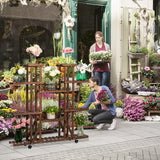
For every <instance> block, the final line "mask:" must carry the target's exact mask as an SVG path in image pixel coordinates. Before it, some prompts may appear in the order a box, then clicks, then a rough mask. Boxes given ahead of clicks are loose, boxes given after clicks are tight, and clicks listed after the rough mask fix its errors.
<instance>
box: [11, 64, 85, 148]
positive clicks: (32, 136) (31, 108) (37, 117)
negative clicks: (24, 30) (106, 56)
mask: <svg viewBox="0 0 160 160" xmlns="http://www.w3.org/2000/svg"><path fill="white" fill-rule="evenodd" d="M76 65H77V64H60V65H58V67H59V70H60V71H62V70H63V72H64V77H62V78H60V79H59V82H58V83H56V84H53V85H54V86H55V87H53V88H55V89H53V90H48V89H46V88H47V87H46V85H44V84H43V83H42V67H43V66H44V65H43V64H28V65H26V66H25V67H26V71H27V73H26V82H15V83H14V85H15V86H20V85H22V84H23V85H26V110H25V112H16V113H14V116H16V117H21V116H23V117H26V119H30V125H28V126H27V127H26V132H25V138H23V140H22V142H18V143H17V142H15V141H10V143H12V144H13V145H14V146H18V145H29V146H30V145H31V144H36V143H48V142H56V141H64V140H75V142H76V141H77V139H81V138H88V135H83V136H78V135H77V134H75V133H74V112H77V111H82V110H85V109H80V108H79V109H78V108H75V107H74V103H75V83H82V82H85V81H76V80H75V79H74V77H75V76H74V67H75V66H76ZM69 69H72V80H69ZM86 82H87V81H86ZM69 84H72V87H71V88H72V90H70V89H69ZM47 92H49V93H56V94H58V102H59V103H58V105H59V113H58V116H57V117H56V119H53V120H48V119H44V118H43V117H42V93H47ZM62 94H63V95H64V106H61V103H60V101H61V95H62ZM69 94H72V106H71V107H69ZM54 121H57V122H58V132H57V135H56V136H52V137H42V129H41V128H42V123H43V122H54Z"/></svg>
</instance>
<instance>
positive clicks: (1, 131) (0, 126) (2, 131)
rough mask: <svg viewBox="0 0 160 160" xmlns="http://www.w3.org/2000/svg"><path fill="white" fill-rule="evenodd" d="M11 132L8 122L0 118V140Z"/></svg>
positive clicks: (9, 122)
mask: <svg viewBox="0 0 160 160" xmlns="http://www.w3.org/2000/svg"><path fill="white" fill-rule="evenodd" d="M11 130H12V124H11V121H10V120H7V121H6V120H5V119H4V118H0V140H1V139H2V138H3V137H6V136H8V135H9V133H10V132H11Z"/></svg>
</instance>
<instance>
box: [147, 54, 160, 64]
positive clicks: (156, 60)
mask: <svg viewBox="0 0 160 160" xmlns="http://www.w3.org/2000/svg"><path fill="white" fill-rule="evenodd" d="M149 65H150V66H159V65H160V54H158V53H153V54H151V55H150V56H149Z"/></svg>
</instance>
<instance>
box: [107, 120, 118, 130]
mask: <svg viewBox="0 0 160 160" xmlns="http://www.w3.org/2000/svg"><path fill="white" fill-rule="evenodd" d="M115 127H116V120H115V119H113V122H112V123H111V126H110V127H109V128H108V130H113V129H115Z"/></svg>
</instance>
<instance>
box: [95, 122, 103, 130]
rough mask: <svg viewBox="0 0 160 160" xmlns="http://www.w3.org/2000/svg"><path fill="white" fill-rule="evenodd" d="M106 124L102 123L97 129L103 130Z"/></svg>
mask: <svg viewBox="0 0 160 160" xmlns="http://www.w3.org/2000/svg"><path fill="white" fill-rule="evenodd" d="M104 125H105V123H100V124H99V125H98V126H97V127H96V128H97V129H102V128H103V127H104Z"/></svg>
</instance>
